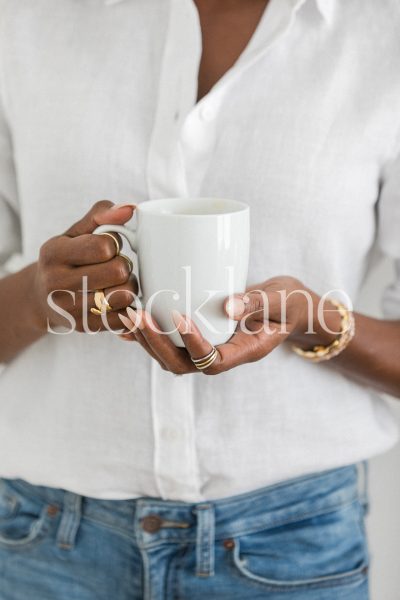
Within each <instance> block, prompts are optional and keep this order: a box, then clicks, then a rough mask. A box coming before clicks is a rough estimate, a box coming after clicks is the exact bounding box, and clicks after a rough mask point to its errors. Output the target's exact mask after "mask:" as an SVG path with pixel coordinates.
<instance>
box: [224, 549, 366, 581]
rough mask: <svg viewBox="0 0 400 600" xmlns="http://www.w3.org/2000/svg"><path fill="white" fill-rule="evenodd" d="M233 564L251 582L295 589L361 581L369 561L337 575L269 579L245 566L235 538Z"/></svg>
mask: <svg viewBox="0 0 400 600" xmlns="http://www.w3.org/2000/svg"><path fill="white" fill-rule="evenodd" d="M232 561H233V565H234V567H235V568H236V571H238V572H239V573H240V574H241V575H243V576H244V577H245V578H246V579H247V580H248V581H249V582H251V583H255V584H259V585H262V586H263V587H264V588H265V587H270V588H271V590H278V589H279V590H285V589H286V590H288V591H290V590H293V589H296V588H297V589H298V588H309V589H310V588H313V587H328V586H331V587H333V586H335V587H336V586H341V585H346V584H349V583H356V582H358V581H361V580H362V579H363V578H364V577H365V576H366V574H367V572H368V563H367V562H365V561H364V562H363V564H361V565H360V566H359V567H357V569H352V570H351V571H347V572H344V573H339V574H337V575H324V576H322V577H313V578H311V579H303V580H294V581H285V580H279V579H268V578H267V577H262V576H261V575H257V574H255V573H252V572H251V571H249V570H248V569H246V567H245V566H244V563H245V561H244V560H242V559H241V558H240V541H239V540H238V539H235V546H234V548H233V552H232Z"/></svg>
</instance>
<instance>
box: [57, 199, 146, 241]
mask: <svg viewBox="0 0 400 600" xmlns="http://www.w3.org/2000/svg"><path fill="white" fill-rule="evenodd" d="M134 210H135V205H134V204H113V203H112V202H111V201H110V200H100V201H99V202H96V204H94V205H93V206H92V208H91V209H90V210H89V212H88V213H86V215H85V216H84V217H83V218H82V219H80V220H79V221H77V222H76V223H74V225H72V227H70V228H69V229H68V230H67V231H66V232H65V234H64V235H66V236H68V237H77V236H80V235H84V234H85V233H92V232H93V231H94V230H95V229H96V227H98V226H99V225H103V224H106V223H113V224H119V225H123V224H124V223H126V222H127V221H129V219H131V218H132V215H133V211H134Z"/></svg>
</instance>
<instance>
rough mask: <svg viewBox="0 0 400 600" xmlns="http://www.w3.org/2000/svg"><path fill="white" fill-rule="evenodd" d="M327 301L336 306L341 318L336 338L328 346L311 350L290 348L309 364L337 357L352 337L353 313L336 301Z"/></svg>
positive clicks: (353, 330) (353, 331) (296, 347)
mask: <svg viewBox="0 0 400 600" xmlns="http://www.w3.org/2000/svg"><path fill="white" fill-rule="evenodd" d="M329 301H330V302H332V304H334V305H335V306H336V308H337V310H338V312H339V314H340V317H341V322H340V332H339V334H338V337H337V338H336V339H335V340H333V342H331V343H330V344H328V346H314V347H313V348H312V350H303V348H300V347H299V346H292V349H293V351H294V352H295V353H296V354H298V355H299V356H301V357H303V358H306V359H307V360H310V361H311V362H321V361H323V360H330V359H331V358H333V357H334V356H337V355H338V354H340V353H341V352H343V350H344V349H345V348H346V347H347V346H348V344H349V342H350V341H351V340H352V338H353V337H354V333H355V321H354V315H353V313H352V312H351V311H350V310H348V308H346V306H344V304H341V303H340V302H338V301H337V300H333V299H332V298H329Z"/></svg>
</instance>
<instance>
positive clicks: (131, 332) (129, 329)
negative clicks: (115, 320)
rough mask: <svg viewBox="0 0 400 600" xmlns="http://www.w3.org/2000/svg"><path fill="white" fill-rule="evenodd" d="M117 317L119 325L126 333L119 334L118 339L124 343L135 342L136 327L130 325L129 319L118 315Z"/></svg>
mask: <svg viewBox="0 0 400 600" xmlns="http://www.w3.org/2000/svg"><path fill="white" fill-rule="evenodd" d="M118 316H119V319H120V321H121V323H122V324H123V325H124V327H125V328H126V331H124V333H121V334H120V335H119V336H118V337H119V338H120V339H121V340H124V341H128V342H137V337H136V335H135V330H136V326H135V325H134V323H132V321H131V320H130V319H129V317H126V316H125V315H123V314H119V315H118Z"/></svg>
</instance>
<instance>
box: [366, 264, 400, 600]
mask: <svg viewBox="0 0 400 600" xmlns="http://www.w3.org/2000/svg"><path fill="white" fill-rule="evenodd" d="M392 279H393V269H392V267H391V265H390V264H389V263H385V262H383V263H382V264H381V265H379V266H378V267H377V268H375V269H374V271H373V272H372V273H371V276H370V277H369V278H368V281H367V282H366V285H365V286H364V290H363V294H362V299H361V303H360V304H359V305H358V306H357V308H358V310H361V311H362V312H364V313H365V314H369V315H373V316H380V299H381V295H382V290H383V288H384V287H385V285H386V284H387V283H388V282H390V281H391V280H392ZM399 368H400V365H399ZM390 404H391V407H392V411H393V412H394V414H395V416H396V418H397V421H398V424H399V428H400V399H399V400H390ZM369 471H370V478H369V481H370V503H371V505H370V515H369V517H368V531H369V542H370V552H371V600H400V560H399V555H400V445H399V444H398V445H397V446H396V447H395V448H393V449H392V450H390V451H389V452H387V453H386V454H384V455H381V456H378V457H376V458H374V459H373V460H371V462H370V469H369Z"/></svg>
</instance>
